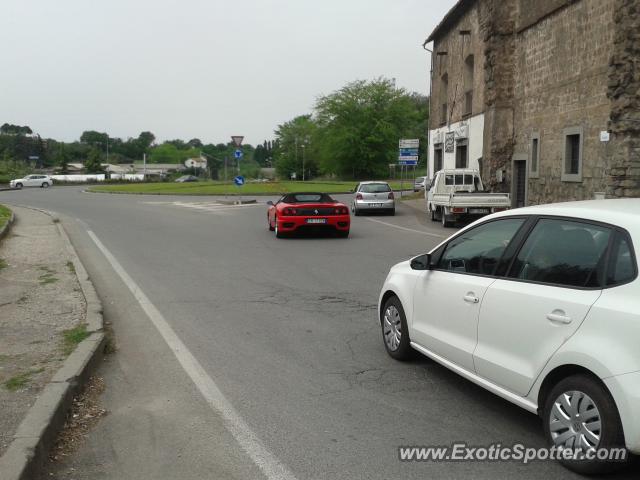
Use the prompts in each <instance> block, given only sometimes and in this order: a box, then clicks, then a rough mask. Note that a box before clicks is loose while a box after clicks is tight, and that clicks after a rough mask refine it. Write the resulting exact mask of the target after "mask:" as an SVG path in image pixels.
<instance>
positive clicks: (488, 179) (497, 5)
mask: <svg viewBox="0 0 640 480" xmlns="http://www.w3.org/2000/svg"><path fill="white" fill-rule="evenodd" d="M515 5H516V2H515V0H481V1H480V2H479V15H478V17H479V21H480V31H481V34H482V37H483V41H484V65H483V67H484V101H485V126H484V152H483V161H482V162H483V168H482V177H483V178H482V180H483V183H484V184H485V186H487V187H488V188H489V189H491V190H493V191H495V192H501V191H503V192H508V191H509V184H508V182H506V181H504V180H503V181H502V182H500V181H499V175H497V172H498V171H499V170H501V171H502V172H503V173H504V175H503V178H505V179H506V178H509V175H510V170H511V157H512V154H513V96H514V88H513V87H514V74H515V64H514V53H515V35H514V34H515V27H516V19H517V9H516V8H515Z"/></svg>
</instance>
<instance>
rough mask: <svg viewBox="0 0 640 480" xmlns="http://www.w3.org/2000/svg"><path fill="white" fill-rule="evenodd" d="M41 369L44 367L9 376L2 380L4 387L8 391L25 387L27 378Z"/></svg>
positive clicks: (27, 381)
mask: <svg viewBox="0 0 640 480" xmlns="http://www.w3.org/2000/svg"><path fill="white" fill-rule="evenodd" d="M43 371H44V368H39V369H37V370H30V371H28V372H24V373H20V374H19V375H16V376H14V377H11V378H10V379H9V380H7V381H6V382H4V387H5V388H6V389H7V390H9V391H10V392H15V391H17V390H20V389H21V388H23V387H25V386H26V385H27V383H29V380H30V379H31V377H32V376H33V375H35V374H36V373H41V372H43Z"/></svg>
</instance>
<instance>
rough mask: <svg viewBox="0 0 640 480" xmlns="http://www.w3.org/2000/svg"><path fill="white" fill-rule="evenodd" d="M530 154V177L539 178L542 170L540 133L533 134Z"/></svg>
mask: <svg viewBox="0 0 640 480" xmlns="http://www.w3.org/2000/svg"><path fill="white" fill-rule="evenodd" d="M529 153H530V158H529V176H530V177H531V178H537V177H538V172H539V170H540V134H539V133H538V132H534V133H532V134H531V151H530V152H529Z"/></svg>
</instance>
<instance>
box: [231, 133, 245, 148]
mask: <svg viewBox="0 0 640 480" xmlns="http://www.w3.org/2000/svg"><path fill="white" fill-rule="evenodd" d="M231 140H233V144H234V145H235V146H236V147H239V146H240V145H242V140H244V137H243V136H242V135H231Z"/></svg>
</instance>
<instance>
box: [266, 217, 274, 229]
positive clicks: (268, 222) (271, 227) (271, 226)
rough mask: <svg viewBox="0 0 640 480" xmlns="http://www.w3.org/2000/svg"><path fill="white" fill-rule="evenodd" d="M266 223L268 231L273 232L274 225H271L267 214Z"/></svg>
mask: <svg viewBox="0 0 640 480" xmlns="http://www.w3.org/2000/svg"><path fill="white" fill-rule="evenodd" d="M267 225H269V231H270V232H273V231H274V230H275V227H274V226H273V225H271V219H270V218H269V215H267Z"/></svg>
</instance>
